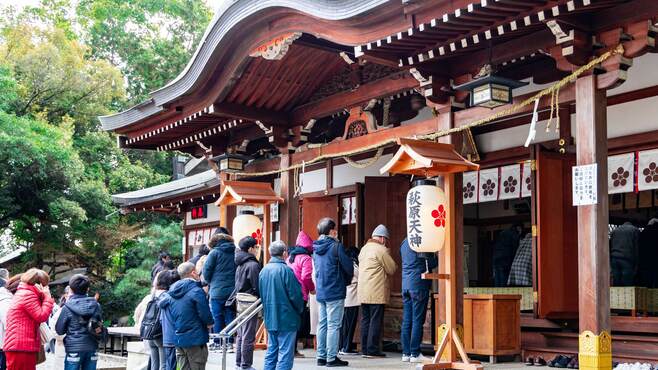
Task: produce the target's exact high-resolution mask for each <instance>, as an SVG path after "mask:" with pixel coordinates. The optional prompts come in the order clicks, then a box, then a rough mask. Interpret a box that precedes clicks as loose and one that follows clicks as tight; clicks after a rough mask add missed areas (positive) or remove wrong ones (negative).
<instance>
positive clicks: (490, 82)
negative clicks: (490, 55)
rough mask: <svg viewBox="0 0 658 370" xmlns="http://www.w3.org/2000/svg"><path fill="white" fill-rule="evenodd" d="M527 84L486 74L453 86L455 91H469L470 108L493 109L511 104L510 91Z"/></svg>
mask: <svg viewBox="0 0 658 370" xmlns="http://www.w3.org/2000/svg"><path fill="white" fill-rule="evenodd" d="M527 84H528V83H527V82H521V81H517V80H512V79H509V78H505V77H500V76H495V75H492V74H488V75H486V76H484V77H480V78H477V79H475V80H473V81H469V82H467V83H465V84H462V85H459V86H455V90H462V91H469V92H470V99H471V106H472V107H475V106H479V107H487V108H491V109H493V108H496V107H499V106H501V105H505V104H511V103H512V90H513V89H516V88H517V87H521V86H525V85H527Z"/></svg>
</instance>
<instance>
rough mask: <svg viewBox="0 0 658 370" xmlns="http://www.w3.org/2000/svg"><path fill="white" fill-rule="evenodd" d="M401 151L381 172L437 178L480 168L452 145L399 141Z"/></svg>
mask: <svg viewBox="0 0 658 370" xmlns="http://www.w3.org/2000/svg"><path fill="white" fill-rule="evenodd" d="M398 144H399V145H400V149H398V151H397V152H396V153H395V155H394V156H393V158H391V160H389V161H388V162H387V163H386V164H385V165H384V166H383V167H382V168H381V169H380V170H379V172H380V173H382V174H384V173H387V172H391V173H402V174H411V175H422V176H436V175H440V174H445V173H460V172H466V171H473V170H477V169H478V168H479V167H480V166H478V165H477V164H475V163H472V162H470V161H467V160H466V159H464V157H462V156H461V155H459V153H457V152H456V151H455V148H454V146H452V145H451V144H442V143H436V142H433V141H424V140H414V139H398Z"/></svg>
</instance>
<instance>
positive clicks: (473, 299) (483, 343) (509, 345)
mask: <svg viewBox="0 0 658 370" xmlns="http://www.w3.org/2000/svg"><path fill="white" fill-rule="evenodd" d="M520 305H521V296H520V295H518V294H467V295H464V346H465V347H466V353H469V354H476V355H484V356H489V357H490V359H491V362H492V363H495V362H496V357H497V356H501V355H520V354H521V312H520V311H521V309H520Z"/></svg>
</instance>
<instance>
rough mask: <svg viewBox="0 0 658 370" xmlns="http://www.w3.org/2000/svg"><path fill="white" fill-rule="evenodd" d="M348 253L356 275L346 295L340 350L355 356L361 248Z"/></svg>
mask: <svg viewBox="0 0 658 370" xmlns="http://www.w3.org/2000/svg"><path fill="white" fill-rule="evenodd" d="M346 252H347V255H348V256H349V257H350V258H351V259H352V262H353V263H354V276H353V277H352V283H351V284H350V285H349V286H348V287H347V295H346V296H345V314H344V315H343V325H342V326H341V327H340V351H339V352H338V354H339V355H341V356H354V355H356V354H358V353H357V352H356V345H355V343H354V331H355V330H356V324H357V321H358V318H359V306H360V305H361V302H359V295H358V291H357V287H358V282H359V250H358V249H356V248H355V247H350V248H348V249H347V251H346Z"/></svg>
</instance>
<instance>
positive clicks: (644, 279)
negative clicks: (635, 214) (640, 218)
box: [638, 219, 658, 288]
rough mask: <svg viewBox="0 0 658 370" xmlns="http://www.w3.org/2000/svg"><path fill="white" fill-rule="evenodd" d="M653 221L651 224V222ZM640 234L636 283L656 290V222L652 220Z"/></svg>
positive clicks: (657, 222) (657, 234) (657, 228)
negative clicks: (637, 279) (637, 280)
mask: <svg viewBox="0 0 658 370" xmlns="http://www.w3.org/2000/svg"><path fill="white" fill-rule="evenodd" d="M652 221H653V222H652ZM652 221H649V224H648V225H647V226H646V227H645V228H644V230H642V232H641V233H640V248H639V263H638V269H639V271H640V274H639V279H640V281H639V282H638V283H639V285H640V286H644V287H647V288H656V282H658V271H656V268H655V264H656V261H657V260H658V243H657V242H656V241H658V220H656V219H653V220H652Z"/></svg>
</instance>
